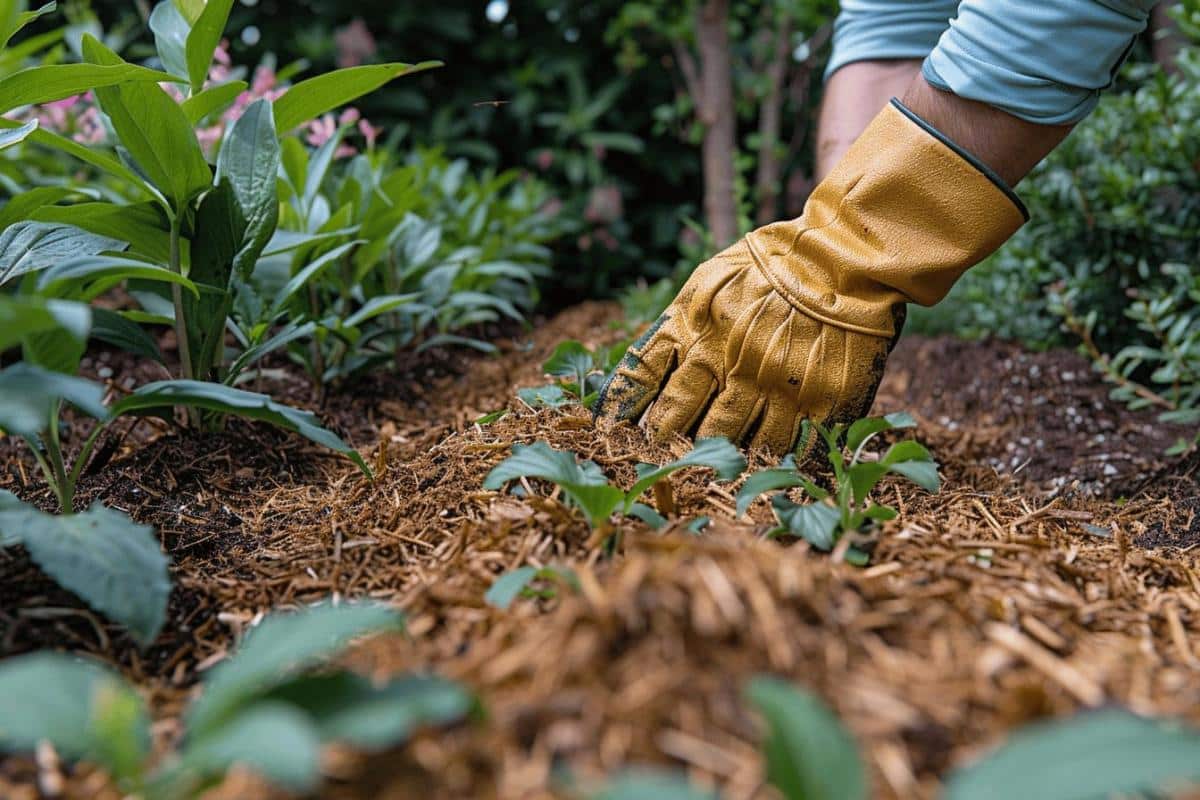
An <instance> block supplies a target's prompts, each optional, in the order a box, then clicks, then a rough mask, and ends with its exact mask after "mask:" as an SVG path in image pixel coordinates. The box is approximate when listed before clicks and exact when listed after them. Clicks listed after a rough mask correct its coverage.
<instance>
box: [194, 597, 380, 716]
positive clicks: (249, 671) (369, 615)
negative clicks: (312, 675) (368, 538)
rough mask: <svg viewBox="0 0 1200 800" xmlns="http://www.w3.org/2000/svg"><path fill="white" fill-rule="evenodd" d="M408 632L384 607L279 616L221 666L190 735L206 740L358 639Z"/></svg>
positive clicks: (209, 683)
mask: <svg viewBox="0 0 1200 800" xmlns="http://www.w3.org/2000/svg"><path fill="white" fill-rule="evenodd" d="M401 628H403V617H401V616H400V615H399V614H397V613H396V612H394V611H392V610H391V609H389V608H386V607H384V606H379V605H368V604H363V605H349V604H343V605H341V606H333V605H327V604H326V605H320V606H315V607H312V608H308V609H305V610H304V611H301V612H298V613H294V614H274V615H272V616H270V617H268V618H267V619H265V620H263V622H262V623H261V624H260V625H259V626H258V627H257V628H254V629H253V630H251V631H250V633H249V634H247V636H246V639H245V641H244V642H243V643H242V646H241V648H240V649H239V650H238V652H237V654H236V655H234V656H233V657H232V658H230V659H229V660H228V661H225V662H223V663H221V664H219V665H217V666H216V667H215V668H214V669H213V671H212V676H211V677H210V678H209V679H208V681H206V682H205V687H204V693H203V694H202V695H201V696H200V699H199V700H197V701H196V702H195V704H193V705H192V707H191V709H190V710H189V712H188V716H187V720H188V730H189V731H190V732H191V733H192V734H193V735H195V736H198V737H205V736H208V735H209V734H210V733H212V732H213V731H216V730H218V729H220V728H221V727H222V726H223V725H224V724H225V723H226V722H227V721H229V720H230V719H232V718H233V717H234V716H235V715H236V714H237V713H238V710H239V709H242V708H245V707H246V706H247V705H248V704H250V703H251V702H252V701H254V700H255V699H256V698H258V697H261V696H263V695H265V694H267V693H269V692H271V691H272V690H274V689H276V688H278V687H279V686H280V685H282V684H284V683H286V682H287V681H289V680H291V679H292V678H294V677H295V676H297V675H300V674H302V673H304V672H306V671H307V670H309V669H312V668H314V667H317V666H319V665H321V664H323V663H324V662H326V661H328V660H330V659H332V658H334V657H335V656H337V655H338V654H339V653H340V652H341V651H342V650H344V649H346V647H347V646H348V645H349V644H350V643H351V642H352V641H353V640H355V639H357V638H359V637H362V636H366V635H369V634H373V633H380V632H383V631H394V630H400V629H401Z"/></svg>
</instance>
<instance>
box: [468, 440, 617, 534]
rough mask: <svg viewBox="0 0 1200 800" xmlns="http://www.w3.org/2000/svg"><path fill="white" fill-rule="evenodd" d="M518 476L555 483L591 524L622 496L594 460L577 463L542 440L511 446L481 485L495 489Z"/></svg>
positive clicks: (604, 516) (600, 520)
mask: <svg viewBox="0 0 1200 800" xmlns="http://www.w3.org/2000/svg"><path fill="white" fill-rule="evenodd" d="M517 478H540V479H542V480H547V481H551V482H552V483H555V484H557V485H558V486H559V487H560V488H561V489H562V490H563V494H565V495H566V496H567V498H568V499H570V500H571V501H572V502H573V503H575V504H576V505H577V506H579V507H580V508H581V509H582V510H583V512H584V514H585V515H587V518H588V521H589V522H590V523H591V525H592V526H593V527H595V526H596V525H599V524H601V523H603V522H604V521H605V520H607V519H608V517H609V516H610V515H611V514H612V513H613V511H615V510H616V508H617V506H619V505H620V504H621V502H622V501H623V500H624V499H625V493H624V492H622V491H621V490H620V489H618V488H616V487H614V486H609V485H608V478H606V477H605V476H604V473H603V472H602V471H601V470H600V467H598V466H596V464H595V463H594V462H592V461H584V462H582V463H580V462H579V461H578V460H576V457H575V454H574V453H568V452H566V451H563V450H555V449H554V448H552V447H550V445H548V444H546V443H545V442H535V443H534V444H531V445H528V446H525V445H519V444H518V445H514V446H513V454H512V455H511V456H509V457H508V458H507V459H505V460H504V461H502V462H500V464H499V465H497V466H496V468H495V469H493V470H492V471H491V472H490V473H488V476H487V478H486V479H484V482H483V488H484V489H491V490H498V489H500V488H501V487H502V486H504V484H505V483H507V482H508V481H511V480H515V479H517Z"/></svg>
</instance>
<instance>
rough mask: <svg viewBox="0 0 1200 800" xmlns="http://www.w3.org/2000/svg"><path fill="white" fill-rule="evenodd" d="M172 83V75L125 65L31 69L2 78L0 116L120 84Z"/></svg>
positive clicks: (49, 66)
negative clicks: (21, 108)
mask: <svg viewBox="0 0 1200 800" xmlns="http://www.w3.org/2000/svg"><path fill="white" fill-rule="evenodd" d="M170 80H172V78H171V76H170V75H167V74H166V73H164V72H158V71H156V70H152V69H146V68H145V67H136V66H134V65H133V64H126V63H124V62H119V63H114V64H111V65H109V64H106V65H103V66H101V65H97V64H50V65H47V66H41V67H28V68H26V69H23V70H21V71H20V72H14V73H13V74H12V75H8V76H6V77H4V78H0V114H4V113H7V112H9V111H12V110H13V109H14V108H20V107H21V106H29V105H40V104H42V103H51V102H54V101H56V100H64V99H66V98H68V97H72V96H74V95H77V94H83V93H84V92H87V91H90V90H92V89H100V88H102V87H110V86H116V85H118V84H129V85H137V84H138V83H144V84H146V85H150V86H155V88H158V87H157V85H156V84H157V83H158V82H159V81H170Z"/></svg>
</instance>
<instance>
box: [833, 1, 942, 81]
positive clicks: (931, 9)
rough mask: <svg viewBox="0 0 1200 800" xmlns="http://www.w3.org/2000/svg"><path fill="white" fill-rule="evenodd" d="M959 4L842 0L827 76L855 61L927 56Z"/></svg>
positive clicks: (834, 25)
mask: <svg viewBox="0 0 1200 800" xmlns="http://www.w3.org/2000/svg"><path fill="white" fill-rule="evenodd" d="M957 8H958V0H842V3H841V8H840V10H839V13H838V16H837V19H836V20H835V21H834V24H833V53H832V55H830V57H829V65H828V66H827V67H826V68H825V77H826V78H828V77H829V76H830V75H832V74H833V73H834V72H836V71H837V70H838V68H840V67H844V66H845V65H846V64H851V63H853V62H855V61H875V60H878V59H891V58H912V59H920V58H925V57H926V56H927V55H929V52H930V51H931V50H933V48H934V46H935V45H937V43H938V38H939V37H940V36H941V35H942V34H943V33H944V32H945V31H946V28H947V27H949V25H950V18H951V17H953V16H954V14H955V10H956V9H957Z"/></svg>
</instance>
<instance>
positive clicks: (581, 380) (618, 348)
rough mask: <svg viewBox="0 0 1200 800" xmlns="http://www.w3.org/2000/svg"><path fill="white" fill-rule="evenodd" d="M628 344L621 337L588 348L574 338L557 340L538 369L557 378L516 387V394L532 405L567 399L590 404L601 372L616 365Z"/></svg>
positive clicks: (601, 380)
mask: <svg viewBox="0 0 1200 800" xmlns="http://www.w3.org/2000/svg"><path fill="white" fill-rule="evenodd" d="M628 346H629V342H628V341H622V342H618V343H617V344H615V345H612V346H611V347H599V348H596V349H595V350H589V349H588V347H587V346H586V345H584V344H583V343H582V342H577V341H575V340H574V339H568V340H567V341H565V342H559V343H558V345H557V346H555V348H554V352H553V353H551V354H550V357H549V358H548V359H546V361H545V362H544V363H543V364H542V372H544V373H545V374H546V375H549V376H550V377H552V378H556V379H557V380H556V381H555V382H554V383H551V384H548V385H546V386H538V387H534V388H526V389H520V390H518V391H517V396H518V397H520V398H521V400H522V401H523V402H524V403H525V404H527V405H529V406H531V407H533V408H538V407H541V406H547V407H550V408H558V407H560V406H564V405H569V404H571V403H579V404H581V405H582V406H583V407H584V408H591V407H592V403H594V402H596V397H597V395H598V394H599V392H600V387H601V386H603V385H604V378H605V376H606V375H607V374H608V373H610V372H612V371H613V370H614V369H616V366H617V364H618V363H619V362H620V360H621V357H622V356H623V355H624V354H625V350H626V348H627V347H628Z"/></svg>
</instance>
